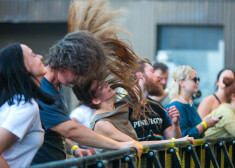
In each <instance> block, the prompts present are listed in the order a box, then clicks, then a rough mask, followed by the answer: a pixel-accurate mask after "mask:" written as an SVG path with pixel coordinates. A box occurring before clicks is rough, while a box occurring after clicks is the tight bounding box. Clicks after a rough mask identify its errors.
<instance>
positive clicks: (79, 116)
mask: <svg viewBox="0 0 235 168" xmlns="http://www.w3.org/2000/svg"><path fill="white" fill-rule="evenodd" d="M94 112H95V110H94V109H91V108H90V107H88V106H86V105H84V104H82V105H80V106H78V107H77V108H75V109H74V110H73V111H72V112H71V113H70V116H69V117H70V118H74V119H76V120H77V121H78V122H80V123H81V124H82V125H85V126H86V127H88V128H90V121H91V117H92V115H93V114H94Z"/></svg>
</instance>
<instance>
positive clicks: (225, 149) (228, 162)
mask: <svg viewBox="0 0 235 168" xmlns="http://www.w3.org/2000/svg"><path fill="white" fill-rule="evenodd" d="M219 147H220V148H221V149H222V151H223V153H224V158H225V160H226V162H227V164H228V166H229V167H231V168H234V166H233V163H232V161H231V160H230V158H229V155H228V151H227V148H226V147H225V142H223V141H221V142H219Z"/></svg>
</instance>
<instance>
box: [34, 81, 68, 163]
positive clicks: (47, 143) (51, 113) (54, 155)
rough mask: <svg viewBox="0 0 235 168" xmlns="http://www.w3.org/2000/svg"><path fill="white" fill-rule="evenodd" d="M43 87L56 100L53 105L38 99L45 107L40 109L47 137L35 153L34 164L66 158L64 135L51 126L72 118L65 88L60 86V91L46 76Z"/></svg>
mask: <svg viewBox="0 0 235 168" xmlns="http://www.w3.org/2000/svg"><path fill="white" fill-rule="evenodd" d="M41 89H42V90H43V91H45V92H46V93H48V94H49V95H51V96H52V97H53V98H54V99H55V102H54V104H52V105H47V104H45V103H43V102H41V101H38V103H39V104H40V106H41V107H42V108H43V109H41V110H40V117H41V122H42V127H43V129H44V130H45V137H44V142H43V145H42V147H41V148H40V149H39V151H38V152H37V154H36V155H35V157H34V159H33V162H32V164H40V163H45V162H51V161H56V160H64V159H65V158H66V154H65V146H64V137H63V136H62V135H60V134H59V133H57V132H55V131H52V130H50V128H51V127H54V126H56V125H59V124H61V123H63V122H65V121H68V120H70V118H69V117H68V108H67V105H66V100H65V97H64V93H63V89H62V87H60V91H58V90H57V89H56V88H55V87H54V86H53V85H52V84H51V83H50V82H49V81H48V80H47V79H46V78H43V79H42V81H41Z"/></svg>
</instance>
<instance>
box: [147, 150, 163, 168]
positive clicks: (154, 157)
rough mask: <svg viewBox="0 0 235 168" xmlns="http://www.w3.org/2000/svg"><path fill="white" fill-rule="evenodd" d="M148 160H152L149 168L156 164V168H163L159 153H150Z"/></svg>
mask: <svg viewBox="0 0 235 168" xmlns="http://www.w3.org/2000/svg"><path fill="white" fill-rule="evenodd" d="M148 158H149V159H151V161H150V162H148V163H147V167H149V168H152V167H153V164H154V167H155V168H162V165H161V162H160V160H159V157H158V151H156V150H154V151H149V152H148Z"/></svg>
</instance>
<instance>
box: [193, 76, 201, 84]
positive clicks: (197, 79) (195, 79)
mask: <svg viewBox="0 0 235 168" xmlns="http://www.w3.org/2000/svg"><path fill="white" fill-rule="evenodd" d="M191 80H192V81H194V82H195V83H197V81H198V82H200V78H197V77H195V78H193V79H191Z"/></svg>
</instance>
